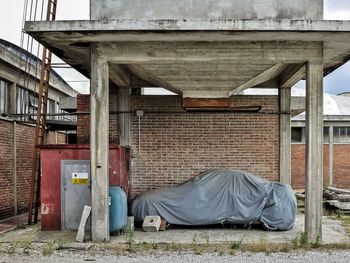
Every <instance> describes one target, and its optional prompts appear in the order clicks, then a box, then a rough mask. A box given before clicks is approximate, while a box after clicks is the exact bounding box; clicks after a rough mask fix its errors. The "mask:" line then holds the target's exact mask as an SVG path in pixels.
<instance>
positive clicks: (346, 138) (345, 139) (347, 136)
mask: <svg viewBox="0 0 350 263" xmlns="http://www.w3.org/2000/svg"><path fill="white" fill-rule="evenodd" d="M333 136H334V142H335V143H350V127H334V132H333Z"/></svg>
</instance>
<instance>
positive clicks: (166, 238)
mask: <svg viewBox="0 0 350 263" xmlns="http://www.w3.org/2000/svg"><path fill="white" fill-rule="evenodd" d="M303 230H304V215H298V216H297V219H296V223H295V226H294V228H293V229H292V230H290V231H286V232H267V231H264V230H262V229H257V228H252V229H229V228H224V229H221V228H193V229H191V228H182V229H181V228H177V229H170V230H167V231H163V232H158V233H150V232H148V233H146V232H143V231H141V230H136V231H135V233H134V241H135V242H136V243H138V242H141V243H142V242H147V243H181V244H187V243H188V244H191V243H194V242H195V243H196V244H206V243H224V242H231V241H240V240H242V241H243V243H253V242H261V241H262V240H263V241H266V242H268V243H290V242H293V240H295V239H296V238H297V237H299V236H300V234H301V233H302V232H303ZM75 236H76V232H75V231H40V225H37V226H31V227H28V228H26V229H17V230H14V231H11V232H7V233H5V234H2V235H0V243H7V242H23V241H28V240H30V241H31V242H37V243H45V242H48V241H56V240H61V241H63V242H64V243H66V242H67V243H69V242H73V241H74V240H75ZM126 242H127V234H123V235H121V236H112V237H111V243H112V244H120V243H126ZM322 243H324V244H343V243H350V237H349V235H347V234H346V232H345V229H344V228H343V227H342V226H341V222H339V221H337V220H333V219H331V218H329V217H323V242H322Z"/></svg>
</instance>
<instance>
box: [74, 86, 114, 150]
mask: <svg viewBox="0 0 350 263" xmlns="http://www.w3.org/2000/svg"><path fill="white" fill-rule="evenodd" d="M109 101H110V103H109V110H110V111H112V112H113V111H114V112H115V111H117V107H116V106H117V104H116V89H110V98H109ZM77 111H78V112H90V95H82V94H79V95H78V96H77ZM109 142H110V143H112V144H119V137H118V115H117V114H111V115H109ZM77 143H78V144H85V143H90V116H89V115H86V114H83V115H78V116H77Z"/></svg>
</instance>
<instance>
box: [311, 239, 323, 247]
mask: <svg viewBox="0 0 350 263" xmlns="http://www.w3.org/2000/svg"><path fill="white" fill-rule="evenodd" d="M320 246H321V239H320V236H317V238H316V241H315V242H314V243H311V247H312V248H319V247H320Z"/></svg>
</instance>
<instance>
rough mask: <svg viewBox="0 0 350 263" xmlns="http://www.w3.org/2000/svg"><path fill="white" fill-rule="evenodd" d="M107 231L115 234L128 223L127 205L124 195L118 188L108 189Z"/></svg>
mask: <svg viewBox="0 0 350 263" xmlns="http://www.w3.org/2000/svg"><path fill="white" fill-rule="evenodd" d="M109 197H110V206H109V230H110V232H115V231H119V230H121V229H123V228H124V227H125V226H126V225H127V223H128V205H127V198H126V194H125V192H124V191H123V189H121V188H120V187H119V186H111V187H109Z"/></svg>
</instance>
